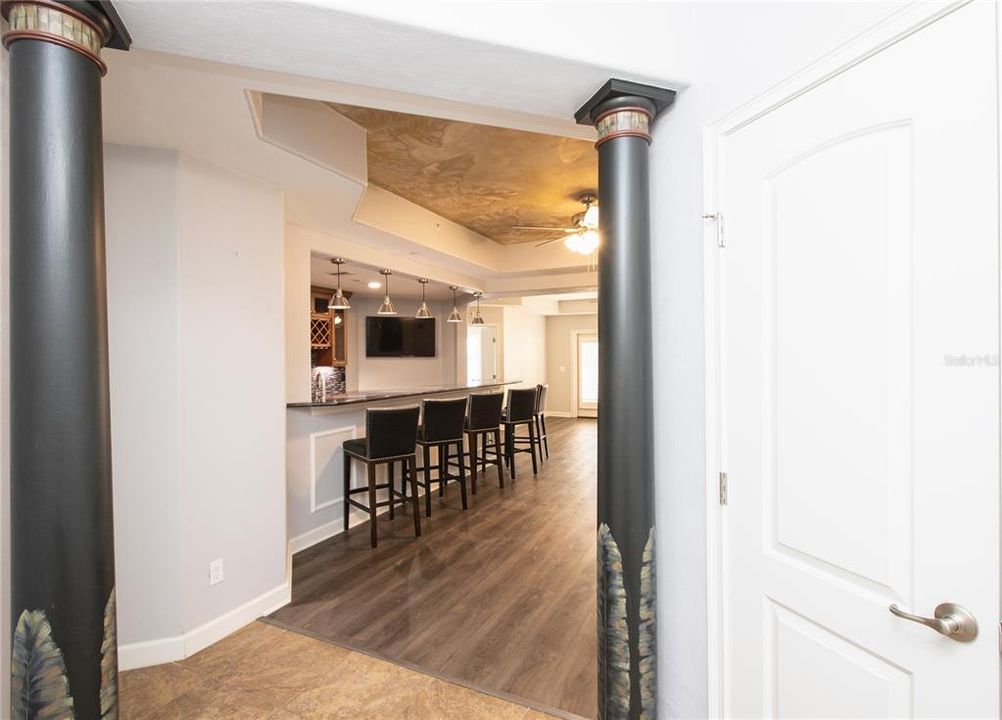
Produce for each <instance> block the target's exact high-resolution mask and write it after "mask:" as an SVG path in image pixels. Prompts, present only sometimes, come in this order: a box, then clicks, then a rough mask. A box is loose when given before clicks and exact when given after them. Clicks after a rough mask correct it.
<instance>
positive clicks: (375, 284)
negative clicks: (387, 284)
mask: <svg viewBox="0 0 1002 720" xmlns="http://www.w3.org/2000/svg"><path fill="white" fill-rule="evenodd" d="M381 287H383V284H382V283H381V282H379V281H378V280H370V281H369V289H370V290H378V289H379V288H381Z"/></svg>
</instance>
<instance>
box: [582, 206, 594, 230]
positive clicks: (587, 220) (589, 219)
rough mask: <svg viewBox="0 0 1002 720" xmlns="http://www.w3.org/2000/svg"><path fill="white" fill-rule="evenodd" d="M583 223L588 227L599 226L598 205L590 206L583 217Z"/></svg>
mask: <svg viewBox="0 0 1002 720" xmlns="http://www.w3.org/2000/svg"><path fill="white" fill-rule="evenodd" d="M581 224H582V225H584V226H585V227H586V228H597V227H598V205H589V206H588V209H587V210H585V214H584V217H583V218H581Z"/></svg>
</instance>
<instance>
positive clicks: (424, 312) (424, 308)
mask: <svg viewBox="0 0 1002 720" xmlns="http://www.w3.org/2000/svg"><path fill="white" fill-rule="evenodd" d="M418 282H419V283H421V307H419V308H418V311H417V312H416V313H415V314H414V317H416V318H430V317H431V310H429V309H428V303H426V302H425V300H424V290H425V287H426V286H427V285H428V278H418Z"/></svg>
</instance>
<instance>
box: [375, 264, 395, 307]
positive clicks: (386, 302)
mask: <svg viewBox="0 0 1002 720" xmlns="http://www.w3.org/2000/svg"><path fill="white" fill-rule="evenodd" d="M379 272H380V273H382V275H383V278H385V283H386V295H385V296H384V297H383V304H382V305H380V306H379V310H378V311H377V312H376V314H377V315H396V314H397V309H396V308H395V307H394V306H393V301H392V300H390V275H392V274H393V271H392V270H380V271H379Z"/></svg>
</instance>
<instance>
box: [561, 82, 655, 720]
mask: <svg viewBox="0 0 1002 720" xmlns="http://www.w3.org/2000/svg"><path fill="white" fill-rule="evenodd" d="M674 96H675V93H674V92H673V91H671V90H665V89H661V88H655V87H650V86H647V85H638V84H636V83H630V82H625V81H621V80H610V81H609V82H608V83H606V84H605V85H604V86H603V87H602V89H601V90H599V92H598V93H596V94H595V96H593V97H592V99H591V100H589V101H588V102H587V103H586V104H585V105H584V107H582V108H581V109H580V110H579V111H578V112H577V114H576V116H575V117H576V119H577V121H578V122H579V123H594V125H595V127H596V129H597V130H598V142H597V143H596V147H597V148H598V182H599V185H598V197H599V202H598V204H599V233H600V235H601V245H600V246H599V254H598V258H599V259H598V284H599V301H598V303H599V305H598V307H599V310H598V328H599V330H598V331H599V390H598V396H599V401H598V407H599V418H598V555H599V557H598V641H599V658H598V659H599V698H598V704H599V718H601V719H602V720H626V719H627V718H654V717H656V715H657V693H656V685H655V683H656V664H655V663H656V656H655V651H656V628H655V616H654V615H655V582H654V581H655V575H654V458H653V444H654V439H653V427H652V422H653V402H652V397H651V392H652V380H653V375H652V365H653V349H652V344H651V314H652V307H651V248H650V213H649V197H648V165H647V152H648V145H649V144H650V141H651V136H650V125H651V122H652V121H653V120H654V118H655V117H657V115H658V113H659V112H661V111H662V110H663V109H664V108H666V107H667V106H668V105H669V104H670V103H671V102H672V100H673V99H674Z"/></svg>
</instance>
